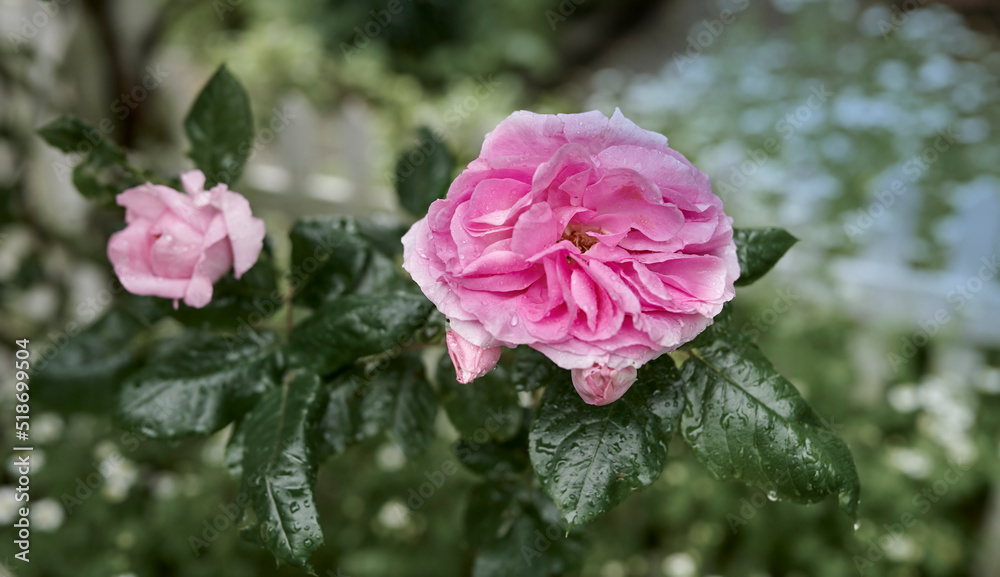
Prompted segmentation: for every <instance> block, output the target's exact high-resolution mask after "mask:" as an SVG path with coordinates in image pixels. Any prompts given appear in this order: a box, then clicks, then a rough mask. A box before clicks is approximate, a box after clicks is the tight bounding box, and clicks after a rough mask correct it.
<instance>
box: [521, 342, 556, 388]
mask: <svg viewBox="0 0 1000 577" xmlns="http://www.w3.org/2000/svg"><path fill="white" fill-rule="evenodd" d="M511 378H512V380H513V381H514V388H515V389H517V390H518V391H522V392H531V391H534V390H536V389H538V388H540V387H544V386H547V385H552V384H555V385H557V386H563V385H565V386H569V373H568V372H567V371H565V370H563V369H561V368H559V367H558V366H557V365H556V364H555V363H553V362H552V361H550V360H549V358H548V357H546V356H545V355H543V354H542V353H540V352H538V351H536V350H535V349H532V348H529V347H518V348H517V351H516V352H515V353H514V366H513V369H512V376H511Z"/></svg>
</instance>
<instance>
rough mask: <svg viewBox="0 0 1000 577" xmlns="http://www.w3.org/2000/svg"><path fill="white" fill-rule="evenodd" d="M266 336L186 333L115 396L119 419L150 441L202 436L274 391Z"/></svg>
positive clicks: (272, 341) (273, 339) (274, 344)
mask: <svg viewBox="0 0 1000 577" xmlns="http://www.w3.org/2000/svg"><path fill="white" fill-rule="evenodd" d="M278 348H279V345H278V339H277V336H276V335H275V334H274V333H271V332H264V333H249V334H248V335H247V336H246V337H245V338H234V337H230V336H218V335H213V334H211V333H204V332H197V331H191V332H189V333H185V334H183V335H181V336H180V337H177V340H176V342H174V343H171V347H170V349H171V350H170V351H169V352H168V353H167V354H165V355H162V356H161V357H159V358H155V359H154V360H151V361H150V362H149V363H147V364H146V365H145V366H144V367H143V368H142V369H141V370H139V371H137V372H136V373H134V374H133V375H132V376H130V377H129V378H128V379H127V380H126V382H125V385H124V387H123V388H122V391H121V393H120V394H119V396H118V419H119V421H120V422H121V424H122V426H123V427H124V428H127V429H132V430H135V431H138V432H140V433H142V434H144V435H146V436H149V437H152V438H155V439H176V438H180V437H186V436H191V435H207V434H210V433H213V432H215V431H217V430H219V429H221V428H222V427H224V426H226V425H228V424H229V423H230V422H232V421H233V419H235V418H237V417H239V416H240V415H242V413H243V412H245V411H246V410H247V409H249V408H250V406H251V405H252V403H253V401H255V400H256V398H257V397H259V396H260V395H261V394H263V393H264V392H265V391H266V390H267V389H269V388H271V387H273V386H275V385H276V381H277V379H276V377H275V372H276V368H277V367H275V359H274V353H275V351H276V350H277V349H278Z"/></svg>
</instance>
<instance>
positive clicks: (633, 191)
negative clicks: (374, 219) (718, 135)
mask: <svg viewBox="0 0 1000 577" xmlns="http://www.w3.org/2000/svg"><path fill="white" fill-rule="evenodd" d="M403 246H404V265H403V266H404V268H406V270H407V271H409V273H410V275H411V276H412V277H413V279H414V280H415V281H416V282H417V284H418V285H420V288H421V289H422V290H423V292H424V294H426V295H427V297H428V298H429V299H430V300H431V301H433V302H434V304H435V305H436V306H437V308H438V309H439V310H440V311H441V312H442V313H443V314H444V315H445V316H447V317H448V319H449V321H450V325H451V329H452V330H454V331H455V332H456V333H458V334H459V335H461V336H462V338H464V339H466V340H467V341H469V342H470V343H472V344H473V345H476V346H478V347H481V348H484V349H489V348H492V347H495V346H498V345H504V346H508V347H514V346H517V345H528V346H530V347H532V348H534V349H537V350H538V351H541V352H542V353H544V354H545V355H546V356H548V357H549V358H550V359H552V361H553V362H555V363H556V364H557V365H559V366H560V367H562V368H565V369H584V370H588V371H592V370H594V367H597V369H599V370H600V371H602V372H600V374H601V375H604V374H605V373H604V372H603V371H605V370H612V371H613V370H619V371H622V370H623V369H626V368H631V369H636V368H638V367H640V366H642V365H643V364H644V363H646V362H648V361H650V360H652V359H654V358H656V357H658V356H660V355H662V354H663V353H666V352H669V351H672V350H674V349H676V348H677V347H678V346H680V345H682V344H684V343H686V342H688V341H690V340H691V339H693V338H694V337H695V336H697V335H698V333H700V332H701V331H703V330H704V329H705V327H707V326H708V325H709V324H711V323H712V318H713V317H714V316H715V315H717V314H718V313H719V312H720V311H721V310H722V305H723V304H724V303H725V302H726V301H728V300H730V299H732V298H733V295H734V294H735V291H734V289H733V282H734V281H735V280H736V279H737V278H738V277H739V274H740V271H739V265H738V264H737V261H736V247H735V245H734V244H733V229H732V219H731V218H729V217H728V216H726V214H725V213H724V212H723V210H722V201H721V200H719V198H718V197H717V196H715V195H714V194H712V188H711V185H710V184H709V180H708V177H707V176H705V174H704V173H702V172H701V171H700V170H698V169H697V168H695V167H694V166H692V165H691V163H690V162H688V161H687V159H685V158H684V157H683V156H682V155H681V154H680V153H678V152H676V151H674V150H672V149H671V148H670V147H669V146H667V139H666V138H665V137H664V136H662V135H660V134H656V133H654V132H649V131H646V130H643V129H641V128H639V127H638V126H636V125H635V124H633V123H632V122H631V121H630V120H628V119H627V118H625V117H624V116H623V115H622V114H621V112H620V111H618V110H616V111H615V114H614V115H613V116H612V117H611V118H610V119H608V118H607V117H605V116H604V115H603V114H601V113H600V112H596V111H594V112H587V113H583V114H559V115H548V114H534V113H531V112H524V111H521V112H515V113H514V114H512V115H511V116H510V117H508V118H507V119H506V120H504V121H503V122H501V123H500V125H499V126H497V127H496V129H495V130H494V131H493V132H491V133H490V134H489V135H487V137H486V141H485V142H484V143H483V149H482V152H481V153H480V155H479V158H477V159H476V160H474V161H473V162H472V163H471V164H469V166H468V167H467V168H466V169H465V170H464V171H463V172H462V174H460V175H459V176H458V178H457V179H455V182H453V183H452V185H451V188H449V190H448V194H447V196H446V197H445V198H443V199H440V200H437V201H435V202H434V203H433V204H432V205H431V207H430V209H429V210H428V213H427V216H426V217H425V218H423V219H421V220H420V221H418V222H417V223H416V224H414V225H413V227H412V228H411V229H410V230H409V232H407V233H406V235H405V236H404V237H403ZM607 374H608V375H610V374H611V373H607ZM634 374H635V373H634V371H632V370H628V371H623V372H621V373H615V375H616V377H615V378H618V379H619V381H620V379H621V378H622V377H621V376H620V375H624V376H628V375H632V377H631V378H632V379H633V380H634ZM578 376H581V375H578ZM615 378H612V381H614V379H615ZM578 380H579V379H578ZM580 382H583V381H580ZM616 383H617V384H614V385H613V392H612V393H610V394H607V393H603V392H600V393H598V392H595V393H594V394H593V395H592V396H589V395H587V394H584V395H583V396H584V400H587V402H590V403H594V402H596V401H598V400H606V399H610V400H606V401H605V402H611V401H612V400H614V399H615V398H617V397H618V396H620V393H619V392H618V391H619V390H620V391H621V392H622V393H623V392H624V390H625V389H627V388H628V385H629V384H631V382H629V383H627V384H626V383H623V382H617V381H616ZM599 388H600V389H601V391H604V390H606V389H607V387H606V386H604V387H603V388H601V387H599ZM588 396H589V397H590V398H588Z"/></svg>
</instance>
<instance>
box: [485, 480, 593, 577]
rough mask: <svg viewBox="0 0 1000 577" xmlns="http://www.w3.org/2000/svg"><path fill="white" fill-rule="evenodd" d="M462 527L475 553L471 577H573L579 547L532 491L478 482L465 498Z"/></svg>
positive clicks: (546, 502) (543, 499) (547, 504)
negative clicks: (467, 498)
mask: <svg viewBox="0 0 1000 577" xmlns="http://www.w3.org/2000/svg"><path fill="white" fill-rule="evenodd" d="M465 528H466V532H467V536H468V540H469V543H470V545H472V547H473V548H474V549H475V550H476V558H475V562H474V564H473V568H472V575H473V577H522V576H535V577H546V576H548V575H574V574H578V572H579V568H580V565H581V564H582V556H583V553H584V546H583V543H582V540H581V538H580V536H579V534H578V533H571V534H569V535H567V532H568V529H567V527H566V525H565V524H564V523H563V522H562V520H561V519H560V518H559V513H558V511H557V510H556V508H555V506H554V505H553V504H552V501H550V500H548V498H547V497H546V496H545V495H544V494H542V493H541V492H539V491H537V490H528V491H525V490H523V489H520V488H519V487H516V486H512V485H496V484H491V483H490V484H483V485H477V486H476V487H474V488H473V489H472V491H471V493H470V495H469V502H468V505H467V508H466V513H465Z"/></svg>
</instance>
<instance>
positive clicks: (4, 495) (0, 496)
mask: <svg viewBox="0 0 1000 577" xmlns="http://www.w3.org/2000/svg"><path fill="white" fill-rule="evenodd" d="M16 494H17V491H15V490H14V487H0V525H7V524H9V523H13V522H14V517H15V516H16V515H17V509H18V506H17V501H15V500H14V497H15V495H16Z"/></svg>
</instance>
